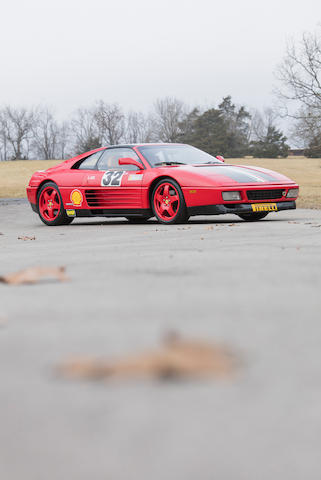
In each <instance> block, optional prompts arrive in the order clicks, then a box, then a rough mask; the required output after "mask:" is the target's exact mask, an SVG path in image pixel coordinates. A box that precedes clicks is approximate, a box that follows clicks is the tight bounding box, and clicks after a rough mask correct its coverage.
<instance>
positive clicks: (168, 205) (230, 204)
mask: <svg viewBox="0 0 321 480" xmlns="http://www.w3.org/2000/svg"><path fill="white" fill-rule="evenodd" d="M298 193H299V187H298V185H297V184H296V183H295V182H293V181H292V180H290V179H289V178H287V177H285V176H284V175H281V174H279V173H276V172H273V171H271V170H266V169H265V168H258V167H248V166H244V165H238V166H235V165H228V164H226V163H224V159H223V158H222V157H213V156H212V155H209V154H208V153H205V152H203V151H201V150H199V149H197V148H194V147H191V146H190V145H183V144H173V143H170V144H161V143H157V144H140V145H117V146H110V147H107V148H99V149H97V150H93V151H91V152H87V153H84V154H82V155H79V156H78V157H75V158H72V159H71V160H67V161H65V162H63V163H61V164H59V165H57V166H55V167H52V168H49V169H48V170H46V171H39V172H36V173H34V174H33V176H32V177H31V180H30V182H29V185H28V187H27V194H28V199H29V201H30V203H31V207H32V209H33V210H34V211H35V212H36V213H38V214H39V216H40V219H41V220H42V221H43V222H44V223H45V224H46V225H66V224H69V223H71V222H72V220H73V219H74V218H75V217H126V218H127V219H128V220H129V221H131V222H144V221H146V220H148V219H149V218H151V217H153V216H155V217H156V218H157V220H158V221H159V222H161V223H166V224H171V223H182V222H186V221H187V220H188V218H189V217H190V216H192V215H220V214H224V213H233V214H236V215H238V216H239V217H241V218H242V219H243V220H247V221H255V220H259V219H261V218H263V217H265V216H266V215H267V214H268V213H269V212H277V211H279V210H289V209H294V208H296V205H295V199H296V198H297V196H298Z"/></svg>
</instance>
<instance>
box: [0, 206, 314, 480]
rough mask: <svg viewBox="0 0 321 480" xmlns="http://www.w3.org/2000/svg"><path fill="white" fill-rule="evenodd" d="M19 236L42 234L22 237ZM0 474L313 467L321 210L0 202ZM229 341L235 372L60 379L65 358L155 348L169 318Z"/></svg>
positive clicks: (308, 472)
mask: <svg viewBox="0 0 321 480" xmlns="http://www.w3.org/2000/svg"><path fill="white" fill-rule="evenodd" d="M19 236H29V237H33V236H35V240H26V241H24V240H20V239H18V237H19ZM60 265H62V266H65V267H66V273H67V275H68V277H69V279H70V280H69V281H68V282H63V283H61V282H55V281H49V282H42V283H39V284H35V285H21V286H13V285H6V284H3V283H0V479H1V480H21V479H23V480H43V479H44V478H45V479H46V480H58V479H59V480H65V479H66V480H74V479H75V480H136V479H137V480H151V479H153V480H163V479H166V480H195V479H198V480H214V479H218V480H225V479H226V480H232V479H237V480H271V479H273V480H287V479H289V480H302V479H309V480H319V479H320V472H321V459H320V442H321V347H320V346H321V315H320V310H321V210H296V211H288V212H280V213H271V214H269V215H268V217H266V219H264V220H261V221H260V222H258V223H246V222H244V221H242V220H240V219H238V217H234V216H221V217H194V218H192V219H191V220H190V221H189V223H188V224H187V225H173V226H166V225H159V224H158V223H156V222H155V221H153V220H150V221H148V223H147V224H144V225H131V224H129V223H128V222H127V221H126V220H125V219H124V220H123V219H114V220H113V219H76V220H75V221H74V222H73V223H72V224H71V225H69V226H65V227H46V226H45V225H43V224H42V223H41V222H40V220H39V219H38V218H37V216H36V215H35V214H34V213H33V212H32V211H31V209H30V207H29V205H28V204H27V203H26V201H23V200H18V201H3V200H2V201H0V276H1V275H4V274H8V273H11V272H14V271H17V270H20V269H23V268H27V267H33V266H60ZM172 329H174V330H176V331H178V332H180V333H181V334H182V335H183V336H185V337H187V338H192V339H203V340H207V341H214V342H218V343H222V344H227V345H228V346H229V347H230V348H231V349H232V350H233V351H235V352H236V354H237V355H238V356H239V358H241V359H242V362H241V365H240V367H239V369H238V370H237V371H236V372H235V375H234V376H232V377H228V378H226V379H215V378H213V379H207V380H193V379H190V380H188V381H182V380H181V381H179V380H171V381H159V380H156V379H155V380H136V379H131V380H110V381H105V382H94V381H85V380H72V381H71V380H67V379H64V378H61V377H59V376H57V375H56V373H55V367H56V365H57V364H59V363H60V362H61V361H64V360H65V359H67V358H69V357H70V356H71V355H93V356H108V357H111V358H114V357H120V356H124V355H128V354H130V353H135V352H141V351H144V350H149V349H153V348H156V347H157V345H158V344H159V341H160V338H161V337H162V336H163V335H164V333H165V332H166V331H168V330H172Z"/></svg>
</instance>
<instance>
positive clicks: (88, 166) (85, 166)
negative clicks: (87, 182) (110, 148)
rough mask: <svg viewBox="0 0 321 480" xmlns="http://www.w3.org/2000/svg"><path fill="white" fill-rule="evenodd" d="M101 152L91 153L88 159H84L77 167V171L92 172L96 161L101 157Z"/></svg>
mask: <svg viewBox="0 0 321 480" xmlns="http://www.w3.org/2000/svg"><path fill="white" fill-rule="evenodd" d="M102 153H103V151H101V150H100V152H96V153H93V154H92V155H90V156H89V157H87V158H85V160H83V161H82V162H81V164H80V165H79V166H78V170H93V169H94V168H95V167H96V163H97V160H98V159H99V157H100V156H101V154H102Z"/></svg>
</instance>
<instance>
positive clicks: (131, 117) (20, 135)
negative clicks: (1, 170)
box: [0, 27, 321, 160]
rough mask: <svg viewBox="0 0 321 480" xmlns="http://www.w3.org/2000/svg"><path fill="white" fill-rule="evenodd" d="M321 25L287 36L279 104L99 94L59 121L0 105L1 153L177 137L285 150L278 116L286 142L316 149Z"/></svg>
mask: <svg viewBox="0 0 321 480" xmlns="http://www.w3.org/2000/svg"><path fill="white" fill-rule="evenodd" d="M320 33H321V27H320V29H319V30H317V31H316V32H314V33H305V34H303V36H302V38H301V39H300V40H299V41H298V42H294V41H292V42H289V44H288V47H287V51H286V54H285V56H284V58H283V61H282V63H281V64H280V65H279V67H278V69H277V77H278V80H279V86H278V88H277V89H276V91H275V94H276V97H277V98H278V102H279V104H278V107H277V108H274V109H271V108H270V109H266V110H264V112H259V111H253V110H251V111H250V110H249V109H248V108H247V107H246V106H244V105H236V104H235V103H234V102H233V100H232V97H231V96H229V95H228V96H226V97H224V98H223V99H222V101H221V102H220V103H219V104H218V105H216V106H212V107H210V108H204V107H203V108H202V107H199V106H195V107H189V106H188V105H186V104H185V103H184V102H182V101H181V100H179V99H177V98H171V97H165V98H161V99H158V100H157V101H156V102H155V103H154V105H153V107H152V109H151V111H150V112H149V113H147V114H144V113H142V112H134V111H131V112H124V110H123V109H122V107H121V106H120V105H118V104H113V103H107V102H105V101H104V100H100V101H98V102H96V103H95V104H94V105H92V106H91V107H89V108H79V109H78V110H77V111H75V112H74V113H73V115H72V117H71V119H70V120H69V121H64V122H59V121H57V119H56V118H55V115H54V113H53V111H52V110H50V109H49V108H41V107H37V108H29V109H27V108H14V107H12V106H4V107H2V108H0V160H17V159H31V158H39V159H64V158H68V157H71V156H74V155H76V154H80V153H83V152H86V151H89V150H92V149H94V148H98V147H100V146H108V145H115V144H119V143H143V142H144V143H145V142H181V143H188V144H191V145H194V146H196V147H198V148H200V149H202V150H205V151H206V152H208V153H210V154H213V155H223V156H225V157H243V156H246V155H253V156H255V157H267V158H273V157H274V158H276V157H286V156H287V155H288V151H289V146H288V144H287V138H286V137H285V135H284V133H283V132H282V130H281V129H280V128H279V127H278V123H277V122H278V120H279V119H280V118H282V117H283V118H286V119H288V120H290V121H291V126H292V127H291V128H292V131H291V132H290V137H291V141H292V143H296V144H297V146H299V147H301V148H302V147H303V148H304V150H305V154H306V155H307V156H310V157H318V156H321V34H320Z"/></svg>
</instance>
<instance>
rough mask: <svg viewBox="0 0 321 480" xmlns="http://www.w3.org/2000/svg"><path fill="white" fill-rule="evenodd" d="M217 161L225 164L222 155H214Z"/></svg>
mask: <svg viewBox="0 0 321 480" xmlns="http://www.w3.org/2000/svg"><path fill="white" fill-rule="evenodd" d="M216 158H217V160H221V162H225V158H224V157H223V156H222V155H216Z"/></svg>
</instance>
